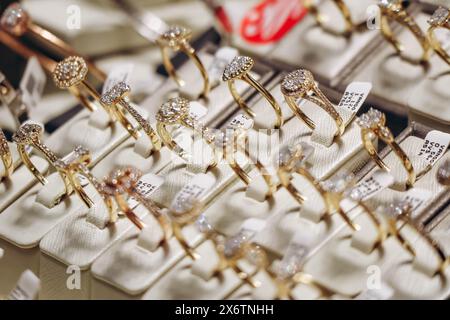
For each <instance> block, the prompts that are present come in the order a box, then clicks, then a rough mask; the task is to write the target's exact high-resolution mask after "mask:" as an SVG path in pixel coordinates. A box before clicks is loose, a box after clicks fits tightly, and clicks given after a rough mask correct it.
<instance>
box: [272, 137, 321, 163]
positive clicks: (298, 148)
mask: <svg viewBox="0 0 450 320" xmlns="http://www.w3.org/2000/svg"><path fill="white" fill-rule="evenodd" d="M313 153H314V147H313V146H311V145H310V144H308V143H305V142H301V143H299V144H289V145H287V146H283V147H282V148H281V149H280V151H279V152H278V165H279V166H286V165H289V164H290V161H291V160H292V159H293V158H294V157H295V158H297V161H296V163H295V165H294V168H295V169H297V168H299V167H302V166H303V165H304V164H305V162H306V161H307V160H308V158H309V157H311V155H312V154H313Z"/></svg>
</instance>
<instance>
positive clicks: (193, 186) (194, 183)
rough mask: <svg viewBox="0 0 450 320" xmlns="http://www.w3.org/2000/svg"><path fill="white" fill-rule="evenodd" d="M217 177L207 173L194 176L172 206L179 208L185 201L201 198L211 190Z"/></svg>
mask: <svg viewBox="0 0 450 320" xmlns="http://www.w3.org/2000/svg"><path fill="white" fill-rule="evenodd" d="M215 183H216V179H215V178H214V177H213V176H211V175H209V174H205V173H200V174H197V175H195V176H194V178H192V180H191V181H189V182H188V183H187V184H186V185H185V186H184V187H183V188H182V189H181V190H180V191H179V192H178V193H177V194H176V196H175V198H174V199H173V201H172V204H171V206H170V207H171V208H179V207H181V206H182V204H183V203H186V202H189V201H192V200H201V198H202V197H203V196H204V195H205V194H206V192H207V191H208V190H210V189H211V188H212V187H213V186H214V184H215Z"/></svg>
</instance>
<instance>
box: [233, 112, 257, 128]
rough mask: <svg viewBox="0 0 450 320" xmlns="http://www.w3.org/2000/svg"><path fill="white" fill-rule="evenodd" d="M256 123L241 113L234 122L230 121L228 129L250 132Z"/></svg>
mask: <svg viewBox="0 0 450 320" xmlns="http://www.w3.org/2000/svg"><path fill="white" fill-rule="evenodd" d="M253 124H254V121H253V119H252V118H250V117H249V116H248V115H246V114H243V113H240V114H238V115H237V116H236V117H234V118H233V120H231V121H230V123H229V124H228V126H227V128H228V129H244V130H249V129H251V128H253Z"/></svg>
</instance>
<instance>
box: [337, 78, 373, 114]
mask: <svg viewBox="0 0 450 320" xmlns="http://www.w3.org/2000/svg"><path fill="white" fill-rule="evenodd" d="M370 90H372V84H371V83H370V82H352V83H350V84H349V85H348V86H347V88H346V89H345V92H344V95H343V96H342V98H341V101H340V102H339V107H341V108H344V109H347V110H349V111H350V112H352V113H357V112H358V110H359V108H361V106H362V105H363V104H364V101H366V99H367V96H368V95H369V93H370Z"/></svg>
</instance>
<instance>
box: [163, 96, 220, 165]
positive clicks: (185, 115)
mask: <svg viewBox="0 0 450 320" xmlns="http://www.w3.org/2000/svg"><path fill="white" fill-rule="evenodd" d="M189 111H190V104H189V101H188V100H186V99H184V98H180V97H179V98H172V99H169V100H168V101H167V102H165V103H163V104H162V106H161V107H160V108H159V111H158V113H157V114H156V121H157V124H156V130H157V132H158V135H159V136H160V138H161V140H162V141H163V143H164V145H165V146H167V147H168V148H170V149H171V150H173V151H174V152H176V153H177V154H178V155H179V156H180V157H181V158H182V159H184V160H186V161H187V162H190V161H191V157H192V156H191V155H190V154H189V153H188V152H187V151H186V150H184V149H183V148H182V147H180V146H179V145H178V144H177V143H176V142H175V141H174V140H173V139H172V135H171V133H170V132H169V131H168V130H167V126H168V125H176V124H180V125H182V126H184V127H186V128H190V129H192V130H193V131H194V133H197V134H199V135H201V136H202V138H203V140H204V141H205V142H206V143H207V144H208V145H209V146H210V147H211V149H212V151H213V160H212V162H211V163H210V164H209V166H208V170H209V169H212V168H214V167H215V166H217V157H216V152H215V146H214V141H215V135H214V134H212V132H211V130H210V129H209V128H207V127H205V126H204V125H203V124H202V123H200V122H199V121H197V120H196V119H194V118H193V117H192V116H191V115H190V114H189Z"/></svg>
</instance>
